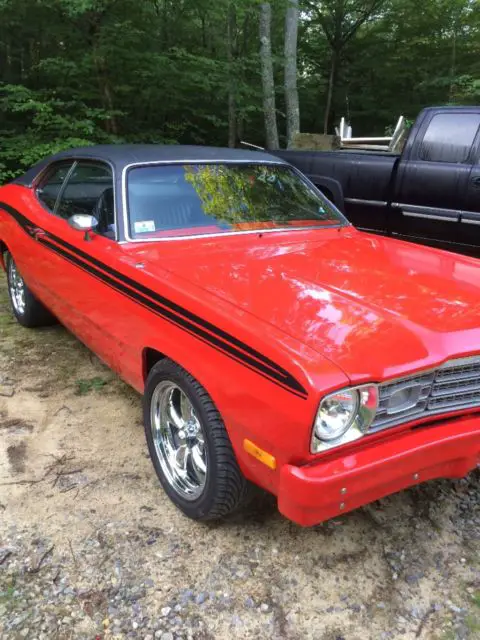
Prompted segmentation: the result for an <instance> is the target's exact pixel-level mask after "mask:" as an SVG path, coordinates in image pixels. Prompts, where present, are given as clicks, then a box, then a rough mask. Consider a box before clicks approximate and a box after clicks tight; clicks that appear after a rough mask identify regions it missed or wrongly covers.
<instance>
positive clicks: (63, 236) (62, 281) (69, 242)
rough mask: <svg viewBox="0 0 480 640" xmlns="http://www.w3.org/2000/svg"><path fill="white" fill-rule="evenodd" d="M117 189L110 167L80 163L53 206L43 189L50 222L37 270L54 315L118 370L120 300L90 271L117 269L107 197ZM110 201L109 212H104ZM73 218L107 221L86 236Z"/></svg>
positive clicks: (42, 236)
mask: <svg viewBox="0 0 480 640" xmlns="http://www.w3.org/2000/svg"><path fill="white" fill-rule="evenodd" d="M113 184H114V183H113V175H112V170H111V168H110V166H109V165H108V164H106V163H103V162H97V161H95V162H94V161H83V160H79V161H78V162H75V164H74V165H73V166H72V168H71V170H70V172H69V174H68V176H67V177H66V179H65V180H64V181H63V183H62V185H61V187H60V188H59V189H58V194H57V197H56V199H55V202H54V203H53V198H52V197H51V191H52V188H51V187H50V183H46V184H41V185H40V186H39V188H38V189H37V197H38V199H39V201H40V202H41V203H42V205H43V207H44V208H45V210H46V211H47V212H48V215H49V220H48V223H47V224H46V225H45V233H43V232H41V231H40V232H37V239H38V242H39V244H40V246H41V248H42V250H41V252H39V253H38V256H37V257H38V259H37V270H38V273H39V278H40V279H41V281H42V283H43V287H44V288H45V289H46V295H47V296H48V300H49V301H50V303H49V306H50V308H51V309H52V311H53V312H54V313H56V315H57V316H58V317H59V319H60V320H61V322H62V323H63V324H65V325H66V326H67V327H68V328H69V329H71V330H72V332H73V333H75V335H77V336H78V337H79V338H80V339H81V340H82V341H83V342H84V343H85V344H86V345H87V346H88V347H90V348H91V349H92V351H94V352H95V353H97V355H99V357H100V358H102V359H103V360H104V361H105V362H107V364H109V366H111V367H112V368H114V369H116V370H118V367H119V358H118V354H119V352H120V347H121V345H119V343H118V338H117V337H116V336H115V335H114V334H115V331H114V327H115V318H116V317H117V316H118V313H119V308H118V306H119V301H118V296H116V295H112V293H111V290H110V289H109V287H108V286H106V284H105V283H104V282H102V280H101V279H99V278H98V277H95V275H93V270H92V268H91V264H92V261H97V262H101V263H105V264H112V263H113V264H114V263H115V262H116V260H118V254H119V252H120V251H121V250H120V247H119V245H118V243H117V242H116V239H115V211H114V198H113V195H112V196H111V197H106V196H107V194H113ZM45 194H47V195H45ZM108 202H110V203H111V204H110V210H109V209H108V207H107V209H106V208H105V204H106V203H107V205H108ZM52 205H53V206H52ZM75 214H88V215H96V216H98V217H100V218H103V219H101V220H99V222H100V225H99V228H97V230H96V231H95V232H90V233H88V234H86V233H84V232H80V231H77V230H75V229H74V228H73V227H72V226H71V225H70V224H69V222H68V220H69V218H71V217H72V216H73V215H75ZM47 304H48V303H47Z"/></svg>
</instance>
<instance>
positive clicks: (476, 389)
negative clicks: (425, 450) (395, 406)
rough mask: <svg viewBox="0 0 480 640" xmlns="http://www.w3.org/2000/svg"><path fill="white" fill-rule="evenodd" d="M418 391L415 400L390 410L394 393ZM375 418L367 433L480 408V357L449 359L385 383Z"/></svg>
mask: <svg viewBox="0 0 480 640" xmlns="http://www.w3.org/2000/svg"><path fill="white" fill-rule="evenodd" d="M408 389H417V390H418V394H417V401H416V402H415V403H413V404H408V403H407V399H406V402H405V407H404V408H403V409H401V410H400V411H397V412H395V411H392V410H391V411H389V407H388V401H389V400H390V399H391V398H392V397H393V395H394V394H395V393H399V392H402V391H404V390H407V391H408ZM378 390H379V404H378V410H377V415H376V417H375V420H374V421H373V424H372V426H371V428H370V429H369V433H375V432H377V431H381V430H383V429H387V428H389V427H393V426H397V425H400V424H407V423H408V422H412V421H413V420H419V419H422V418H428V417H430V416H438V415H440V414H446V413H451V412H455V411H467V410H469V409H480V356H469V357H466V358H458V359H456V360H448V361H447V362H445V363H443V364H442V365H440V366H438V367H435V368H433V369H428V370H424V371H420V372H418V373H416V374H413V375H411V376H406V377H403V378H397V379H394V380H388V381H386V382H383V383H381V384H379V385H378Z"/></svg>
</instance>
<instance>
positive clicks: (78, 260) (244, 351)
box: [0, 202, 307, 398]
mask: <svg viewBox="0 0 480 640" xmlns="http://www.w3.org/2000/svg"><path fill="white" fill-rule="evenodd" d="M0 207H1V208H2V209H4V210H5V211H7V212H8V213H9V214H10V215H11V216H12V217H13V218H14V219H15V220H16V221H17V222H18V224H19V225H20V226H21V227H22V228H23V229H24V231H25V232H26V233H28V234H29V235H30V236H32V237H33V238H35V239H36V240H37V241H39V242H40V243H41V244H42V245H44V246H46V247H48V248H49V249H50V250H52V251H55V252H56V253H57V254H58V255H61V256H62V257H63V258H65V259H66V260H68V261H69V262H71V263H72V264H75V265H76V266H77V267H79V268H81V269H83V270H85V271H87V272H89V273H90V274H91V275H93V276H94V277H96V278H97V279H99V280H101V281H102V282H104V283H105V284H106V285H107V286H110V287H112V288H114V289H115V290H117V291H118V292H120V293H122V294H123V295H126V296H127V297H129V298H130V299H132V300H134V301H135V302H137V303H139V304H141V305H142V306H144V307H146V308H148V309H149V310H151V311H153V312H154V313H156V314H157V315H160V316H161V317H162V318H163V319H165V320H167V321H168V322H171V323H173V324H175V325H177V326H179V327H181V328H182V329H184V330H185V331H187V332H188V333H190V334H192V335H194V336H195V337H197V338H198V339H200V340H201V341H202V342H205V343H207V344H209V345H210V346H212V347H213V348H215V349H216V350H219V351H221V352H223V353H225V355H228V356H229V357H231V358H233V359H234V360H236V361H237V362H240V363H241V364H243V365H245V366H246V367H247V368H249V369H251V370H253V371H256V372H257V373H258V374H260V375H261V376H262V377H265V378H267V379H269V380H270V381H271V382H274V383H275V384H278V385H280V386H281V387H282V388H284V389H286V390H288V391H290V392H291V393H294V394H295V395H297V396H299V397H302V398H306V397H307V392H306V390H305V388H304V387H303V386H302V385H301V384H300V383H299V382H298V381H297V380H296V379H295V378H293V376H291V375H290V374H289V373H288V371H286V370H285V369H283V368H282V367H280V366H279V365H277V364H276V363H275V362H273V361H272V360H270V359H269V358H267V357H266V356H264V355H263V354H261V353H260V352H258V351H256V350H255V349H253V348H252V347H250V346H248V345H246V344H245V343H243V342H241V341H240V340H239V339H238V338H235V336H232V335H230V334H229V333H227V332H226V331H224V330H223V329H220V328H219V327H216V326H215V325H213V324H212V323H210V322H208V321H207V320H204V319H203V318H201V317H200V316H197V315H196V314H194V313H192V312H191V311H189V310H188V309H185V308H183V307H181V306H180V305H178V304H177V303H175V302H173V301H171V300H168V299H167V298H165V297H164V296H162V295H160V294H158V293H157V292H156V291H153V290H151V289H149V288H148V287H145V286H144V285H142V284H140V283H138V282H136V281H135V280H133V279H132V278H130V277H128V276H126V275H124V274H122V273H120V272H118V271H116V270H115V269H112V268H111V267H109V266H108V265H106V264H104V263H103V262H101V261H99V260H97V259H96V258H94V257H93V256H90V255H88V254H87V253H85V252H84V251H82V250H81V249H78V248H77V247H75V246H73V245H71V244H69V243H68V242H65V241H64V240H63V239H61V238H58V237H57V236H55V235H53V234H51V233H49V232H47V231H44V230H43V229H39V228H38V227H37V226H36V225H34V224H33V223H32V222H31V221H30V220H29V219H28V218H26V217H25V216H24V215H23V214H21V213H20V212H19V211H18V210H16V209H14V208H13V207H11V206H10V205H8V204H6V203H3V202H0ZM38 232H41V233H42V234H45V236H44V237H41V236H38V237H37V233H38ZM52 240H53V242H52ZM58 245H60V246H58ZM65 249H67V251H65ZM72 254H74V255H72ZM114 278H115V279H114Z"/></svg>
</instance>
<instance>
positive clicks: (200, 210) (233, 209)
mask: <svg viewBox="0 0 480 640" xmlns="http://www.w3.org/2000/svg"><path fill="white" fill-rule="evenodd" d="M127 196H128V203H127V204H128V212H129V230H130V237H131V238H133V239H149V238H164V237H174V236H194V235H205V234H207V235H208V234H219V233H232V232H239V231H262V230H265V229H279V228H290V229H291V228H305V227H315V228H317V227H331V226H340V225H344V224H347V223H346V220H345V218H344V217H343V216H342V215H341V214H340V213H339V212H338V211H337V210H336V209H335V207H334V206H333V205H332V204H330V202H328V200H326V199H325V198H323V197H322V196H321V195H320V194H319V193H318V192H317V191H316V190H315V189H313V188H312V187H311V186H310V185H309V184H308V182H306V181H305V180H303V178H302V177H301V176H300V175H299V174H298V173H296V172H295V171H294V170H293V169H291V168H290V167H288V166H284V165H281V164H278V165H275V164H259V163H252V164H220V163H219V164H185V165H161V166H160V165H156V166H142V167H134V168H131V169H130V170H129V171H128V174H127Z"/></svg>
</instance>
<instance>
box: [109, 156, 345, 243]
mask: <svg viewBox="0 0 480 640" xmlns="http://www.w3.org/2000/svg"><path fill="white" fill-rule="evenodd" d="M182 164H195V165H196V164H259V165H265V164H266V165H273V166H280V167H288V168H290V169H293V170H294V171H295V173H297V174H298V175H300V176H301V178H302V179H303V180H304V181H305V182H306V183H307V184H308V186H309V187H311V188H313V190H314V191H315V192H317V193H320V194H321V192H320V190H319V189H318V187H316V186H315V185H314V184H313V183H312V182H311V181H310V180H309V179H308V178H306V176H304V175H303V173H301V172H300V171H299V170H298V169H296V167H292V166H291V165H289V164H288V162H285V161H284V160H281V159H280V158H279V159H278V161H277V160H250V159H249V160H222V159H215V160H212V159H209V160H195V161H194V162H192V161H191V160H188V161H187V160H153V161H150V162H132V163H130V164H127V165H126V166H125V167H124V168H123V170H122V201H123V202H122V209H123V227H124V228H123V236H124V242H128V243H130V242H131V243H143V242H171V241H172V240H175V241H178V240H194V239H197V238H199V239H202V238H203V239H205V238H224V237H225V236H239V235H254V234H257V235H258V234H259V233H261V234H264V233H279V232H280V233H284V232H286V231H302V230H308V229H319V228H321V229H324V228H327V229H338V228H339V227H344V226H349V222H348V221H347V219H346V218H345V216H344V215H343V214H342V213H340V212H338V209H337V208H336V207H335V206H334V208H335V212H338V215H339V217H341V218H342V220H341V221H340V222H339V224H332V225H329V226H328V227H318V225H312V226H308V227H279V228H278V229H256V230H250V231H224V232H221V233H203V234H191V235H184V236H171V237H166V238H132V237H131V236H130V225H129V220H128V207H127V173H128V171H129V170H130V169H134V168H138V167H151V166H162V165H182ZM321 195H322V197H325V196H324V195H323V194H321ZM330 204H331V203H330ZM343 220H345V222H343Z"/></svg>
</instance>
